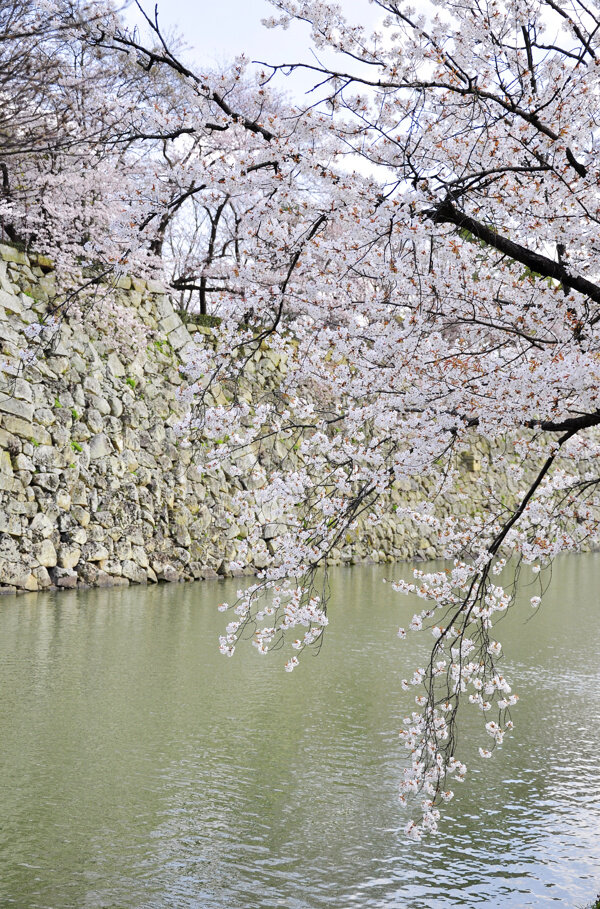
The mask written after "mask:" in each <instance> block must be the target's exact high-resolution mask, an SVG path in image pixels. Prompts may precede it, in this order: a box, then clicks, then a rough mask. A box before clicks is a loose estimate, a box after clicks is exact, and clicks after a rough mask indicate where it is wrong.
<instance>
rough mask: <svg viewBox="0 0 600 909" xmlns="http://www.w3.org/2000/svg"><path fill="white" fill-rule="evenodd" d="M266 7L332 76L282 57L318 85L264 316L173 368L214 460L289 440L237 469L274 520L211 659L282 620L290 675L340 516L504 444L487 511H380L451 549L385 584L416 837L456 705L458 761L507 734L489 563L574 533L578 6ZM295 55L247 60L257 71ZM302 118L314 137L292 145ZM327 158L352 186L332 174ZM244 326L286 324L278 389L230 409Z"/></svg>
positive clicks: (443, 484)
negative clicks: (477, 449)
mask: <svg viewBox="0 0 600 909" xmlns="http://www.w3.org/2000/svg"><path fill="white" fill-rule="evenodd" d="M274 6H276V7H277V8H278V9H279V11H280V14H281V15H280V17H279V19H278V20H274V21H273V22H272V23H271V24H274V25H275V24H279V25H283V26H287V25H289V24H290V22H291V21H292V20H294V19H299V20H303V21H305V22H308V23H310V25H311V28H312V36H313V41H314V43H315V45H316V47H317V49H319V50H321V49H327V48H328V49H330V50H333V51H335V52H336V53H337V55H338V59H339V67H337V68H332V67H331V66H322V65H318V64H314V65H313V64H311V65H310V66H306V65H304V69H310V70H311V71H312V72H313V73H314V75H315V79H316V80H318V83H319V86H320V88H319V91H320V93H321V94H320V96H319V101H318V103H316V104H315V103H314V102H313V101H312V100H311V104H310V106H307V107H306V108H305V109H304V110H299V111H297V112H296V114H295V116H296V131H297V132H296V135H297V137H298V139H299V154H300V156H301V164H302V167H303V168H304V169H305V173H306V175H307V180H308V175H309V174H310V176H311V178H312V180H313V182H312V184H311V188H312V196H311V204H310V206H309V212H310V214H309V217H308V218H305V217H303V218H302V219H301V221H300V223H299V225H298V226H297V227H296V226H295V233H294V242H293V243H292V245H291V246H286V243H285V242H284V237H287V236H288V234H287V230H288V223H287V221H286V223H285V227H283V226H282V223H281V218H280V217H277V215H276V214H275V218H274V220H273V221H272V230H273V232H274V234H275V236H276V237H277V238H278V241H279V249H280V251H282V252H283V250H284V249H285V250H286V252H287V258H286V256H285V255H284V256H283V258H282V260H281V262H280V264H279V267H277V265H276V264H275V261H274V260H273V259H271V267H272V269H273V279H272V286H271V288H270V292H271V295H272V304H271V312H272V317H271V321H270V322H268V323H267V326H266V328H265V331H264V333H262V334H258V336H257V338H256V339H255V338H253V337H252V335H251V334H248V335H247V336H246V337H244V338H243V339H241V340H239V341H238V343H237V344H236V343H235V335H234V334H233V331H232V328H226V329H224V331H223V339H224V342H225V343H226V345H227V346H226V348H224V349H226V350H227V355H224V354H221V355H220V356H219V355H218V356H217V357H216V358H215V357H212V358H211V357H206V356H205V357H204V358H202V357H199V362H198V363H196V364H191V369H192V378H194V376H198V377H200V378H199V381H198V382H197V384H196V389H195V390H196V392H197V394H198V395H199V396H200V398H201V399H202V396H203V388H204V387H205V385H206V380H205V379H203V378H201V377H202V376H206V375H212V378H213V381H214V380H216V379H218V380H219V381H220V382H221V383H222V384H223V386H224V387H229V389H230V395H231V403H230V405H228V406H221V407H219V408H214V407H212V408H210V407H205V408H204V409H203V410H202V411H201V413H200V415H199V420H198V423H197V426H198V428H200V429H201V430H202V432H203V433H205V434H206V435H208V437H212V438H214V439H218V440H219V441H220V442H221V441H222V440H223V437H224V436H225V438H229V440H230V441H229V446H228V449H227V451H224V450H223V449H222V448H221V457H229V458H231V459H232V462H233V464H235V461H236V454H237V453H239V452H246V451H247V450H248V446H250V445H251V444H254V445H255V444H256V440H257V439H261V440H263V442H264V441H265V440H267V439H270V438H273V437H276V438H277V439H278V440H279V441H280V442H283V443H284V444H287V445H288V446H295V447H299V458H298V460H297V462H296V464H295V467H294V469H276V468H274V469H272V470H270V471H269V470H266V471H265V470H264V469H263V470H262V474H261V476H262V477H263V481H264V485H263V490H264V499H265V502H268V504H269V513H270V516H271V520H276V521H277V522H278V526H279V528H280V530H281V531H282V532H281V535H280V537H279V539H278V546H277V551H276V554H275V555H274V558H273V562H272V565H271V566H270V567H269V568H268V569H267V570H266V571H265V573H264V578H263V579H261V580H260V581H259V582H258V583H257V584H255V585H252V586H251V587H250V588H249V589H248V590H247V591H244V592H241V593H240V599H239V601H238V603H237V604H234V606H233V609H234V612H235V618H234V620H233V621H232V622H231V623H230V624H229V625H228V627H227V631H226V634H225V635H224V636H223V638H222V642H221V649H222V651H223V652H224V653H226V654H228V655H231V653H232V652H233V650H234V647H235V645H236V643H237V641H238V640H239V639H240V638H241V637H243V636H245V635H246V633H247V631H248V628H251V629H254V630H255V634H254V643H255V645H256V646H257V648H258V649H259V651H260V652H265V651H267V650H269V649H270V648H272V647H275V646H279V645H280V644H281V643H282V641H284V642H285V641H286V640H288V641H289V640H290V639H291V638H292V637H293V635H294V633H296V634H297V628H298V627H299V626H300V627H301V628H302V627H304V628H306V629H307V630H306V631H304V632H301V636H300V637H296V638H295V639H294V640H293V641H291V646H292V647H293V648H295V650H296V654H295V655H294V656H292V657H291V658H290V660H289V661H288V663H287V665H286V668H287V669H289V670H292V669H293V668H294V666H295V665H296V663H297V662H298V656H299V655H300V654H301V653H302V651H303V650H304V649H305V648H306V647H307V646H309V645H311V644H314V643H315V642H319V641H320V640H321V635H322V631H323V627H324V626H325V624H326V622H327V618H326V611H325V603H324V601H323V598H322V596H319V594H318V593H317V590H316V578H317V577H318V575H317V570H318V569H320V568H323V567H324V566H326V564H327V558H328V553H329V552H330V551H331V548H332V547H333V546H334V545H335V544H336V542H337V541H339V540H340V538H341V536H342V535H343V534H344V533H346V531H347V530H348V529H349V528H352V527H353V526H354V525H355V523H356V520H357V518H358V516H359V515H361V514H365V513H366V514H368V516H369V518H370V519H371V520H373V521H377V520H378V519H379V517H380V515H381V511H382V509H383V508H385V505H386V501H387V499H386V492H387V491H389V489H390V487H391V486H392V485H393V484H394V483H395V482H398V481H401V480H407V479H408V480H409V479H410V478H412V477H415V476H419V477H422V476H429V477H430V481H431V490H432V495H431V498H432V499H433V498H437V499H438V500H439V499H440V498H442V499H443V496H444V494H445V493H448V491H449V490H450V489H451V488H452V487H453V486H456V484H457V483H458V482H459V475H458V474H457V470H456V454H457V453H459V452H460V451H461V450H465V448H467V447H468V446H470V445H472V444H473V443H474V441H475V440H477V439H480V440H482V441H483V442H484V443H485V444H488V445H492V446H493V445H494V444H496V443H501V444H504V443H505V442H506V439H507V438H509V439H510V440H511V445H512V446H513V449H514V453H515V457H514V458H513V459H508V460H507V462H506V472H507V474H508V473H510V474H511V475H512V477H513V479H516V480H517V482H518V483H520V484H521V490H520V493H519V495H518V496H517V499H516V502H515V503H514V505H512V506H509V505H505V504H503V503H502V501H501V497H500V495H499V490H498V489H495V488H494V483H497V479H495V478H497V476H498V473H497V472H496V473H495V474H494V473H491V472H490V475H489V476H486V475H484V476H483V478H482V481H481V483H482V487H483V489H482V492H484V496H483V498H484V499H485V500H486V501H487V502H488V508H487V509H486V510H483V511H482V512H481V513H480V514H478V515H477V516H476V517H474V518H472V519H470V520H468V521H467V520H459V519H458V518H457V517H456V516H455V515H452V514H447V515H446V516H443V515H440V514H439V513H436V510H435V509H434V508H433V507H432V502H431V501H427V502H423V503H422V504H421V505H420V506H418V507H413V508H410V509H408V508H407V509H406V513H407V514H406V516H407V518H410V519H412V520H415V521H416V522H422V523H424V524H427V525H429V526H432V527H434V528H436V529H437V530H438V532H439V536H440V541H441V543H442V544H443V549H444V552H445V554H446V556H447V558H448V559H449V560H451V561H450V565H451V567H449V568H448V569H447V570H445V571H443V572H434V573H426V572H425V573H424V572H422V571H416V572H415V583H414V584H406V583H403V582H399V583H398V584H397V585H396V586H397V589H398V590H400V591H403V592H411V593H415V594H417V595H418V596H420V597H422V598H423V599H424V600H425V606H424V609H423V610H422V611H421V612H420V613H418V614H416V615H415V616H414V618H413V620H412V622H411V623H410V629H409V631H422V630H423V629H425V630H429V631H430V632H431V633H432V635H433V646H432V649H431V655H430V659H429V661H428V663H427V664H426V665H425V666H423V667H418V668H417V669H416V670H415V672H414V674H413V676H412V678H411V679H408V680H407V681H406V683H405V687H406V688H407V689H410V688H411V686H412V685H415V686H416V687H417V689H420V691H418V693H417V695H416V698H415V700H416V705H417V708H418V709H417V710H416V711H415V712H413V714H412V715H411V716H410V717H408V718H407V721H406V729H405V730H404V731H403V732H402V738H403V739H404V741H405V744H406V746H407V748H408V749H409V750H410V753H411V765H410V767H409V768H408V769H407V771H406V778H405V781H404V783H403V787H402V789H403V797H404V796H405V795H406V794H409V793H417V792H418V793H421V796H422V798H423V802H422V817H421V820H420V821H410V822H409V824H408V825H407V833H408V834H409V835H410V836H412V837H414V838H417V839H418V838H420V837H421V835H422V834H423V832H424V831H433V830H435V829H436V828H437V820H438V817H439V811H438V807H437V806H438V804H439V803H440V802H443V801H445V800H449V799H450V798H451V797H452V789H451V788H450V785H449V780H451V779H452V778H454V779H457V780H462V779H464V776H465V773H466V767H465V764H464V763H463V762H462V761H461V760H460V758H459V756H458V755H457V753H456V749H457V715H458V706H459V703H460V702H462V701H466V702H469V703H471V704H473V705H474V707H475V709H476V710H478V711H481V714H482V719H483V727H484V729H485V737H486V742H487V745H486V747H483V746H482V747H481V748H480V755H481V757H482V758H488V757H490V755H491V753H492V751H493V750H494V748H496V747H497V746H498V745H500V744H501V743H502V740H503V738H504V736H505V734H506V732H507V731H508V730H510V729H512V725H513V720H512V718H511V708H512V707H513V706H514V704H515V703H516V700H517V696H516V695H515V694H514V693H513V692H512V691H511V687H510V685H509V683H508V681H507V680H506V679H505V677H504V676H503V674H502V672H501V669H500V667H499V661H500V659H501V657H502V647H501V644H500V642H499V641H497V640H496V639H495V634H494V630H493V629H494V624H495V622H496V620H497V619H498V618H500V617H501V616H502V615H503V613H504V612H505V611H506V610H507V608H509V607H510V605H511V602H512V600H513V594H514V591H513V590H511V589H505V587H504V586H503V585H502V584H501V583H500V581H499V579H498V575H499V574H500V572H501V571H502V569H503V567H504V566H505V564H506V562H507V560H508V559H510V558H513V560H516V564H517V565H518V564H528V565H530V566H531V568H532V571H533V572H534V575H535V574H536V573H537V572H539V571H540V569H541V568H543V567H545V566H547V565H549V564H550V562H551V561H552V559H553V557H554V556H555V555H557V554H558V553H560V552H565V551H568V550H571V549H575V548H577V547H579V546H581V545H582V544H583V543H586V542H589V541H590V540H594V539H597V537H598V504H599V500H598V473H597V457H598V454H599V448H598V436H597V433H596V432H595V431H594V430H595V427H597V426H598V423H599V422H600V407H599V400H598V395H599V394H600V391H599V388H600V382H599V380H600V375H599V350H598V336H597V330H596V324H597V322H598V318H599V308H598V304H599V303H600V285H599V283H598V277H599V276H598V269H597V266H596V264H595V256H596V253H597V243H598V239H597V225H598V211H599V209H598V189H597V185H598V173H597V169H596V165H595V156H596V152H597V148H596V146H597V141H598V140H597V122H598V113H599V111H598V89H599V81H598V69H597V67H598V33H599V31H598V30H599V27H600V10H599V9H598V7H597V5H596V4H592V5H589V4H585V5H584V4H582V3H580V2H578V0H567V2H555V0H538V2H536V3H534V4H533V5H532V4H531V3H528V4H524V3H522V2H520V0H516V2H512V3H509V4H499V3H496V2H486V3H470V4H464V3H454V2H450V3H444V4H443V5H441V4H434V5H433V8H432V11H431V15H429V16H427V17H426V16H424V15H417V14H416V13H415V12H414V11H412V10H411V9H409V8H408V7H407V6H405V5H404V4H403V3H399V2H393V0H389V2H386V0H376V6H378V7H380V8H381V11H382V13H383V14H384V18H383V19H382V22H381V26H380V30H379V32H378V33H374V34H373V35H369V34H367V33H366V32H365V30H364V29H363V28H362V27H361V26H356V25H352V24H350V23H348V22H347V21H346V20H345V18H344V16H343V14H342V12H341V9H340V7H339V6H337V5H335V4H330V3H327V2H320V0H314V2H313V0H306V2H301V0H297V2H296V0H274ZM295 68H297V65H295V64H294V63H293V62H291V63H285V64H280V65H273V66H271V67H269V68H267V67H265V71H264V72H265V82H268V81H270V80H271V79H272V78H273V77H274V76H276V75H277V74H279V73H282V72H283V73H289V72H290V71H293V70H294V69H295ZM315 124H317V126H316V127H315ZM315 128H316V129H318V130H320V131H321V132H322V134H323V135H325V136H327V137H328V142H327V143H326V142H324V143H323V145H322V146H321V147H320V148H318V149H317V150H316V154H313V150H314V145H312V144H311V142H310V139H309V136H310V135H311V131H314V130H315ZM303 131H308V133H306V132H304V133H303ZM306 149H309V150H310V153H307V152H306V151H305V150H306ZM324 154H329V158H328V161H327V165H325V164H323V163H322V162H323V156H324ZM344 156H348V160H349V161H350V162H352V161H353V160H356V159H361V160H362V161H366V162H367V163H368V165H369V168H370V172H371V173H372V174H373V175H374V176H372V177H364V176H362V177H361V176H359V175H358V174H357V173H351V172H350V169H349V166H348V164H347V163H346V165H345V167H344V166H343V165H342V163H341V162H342V161H343V158H344ZM317 162H319V163H318V164H317ZM331 162H333V166H332V165H331ZM351 166H352V164H350V167H351ZM319 167H321V168H322V169H321V174H326V180H327V191H326V193H325V194H324V195H322V196H319V193H318V192H317V190H316V187H317V184H318V177H317V173H318V168H319ZM361 171H362V173H364V172H365V168H364V167H362V168H361ZM324 199H326V202H325V204H323V200H324ZM319 202H321V204H320V205H319ZM317 212H318V213H319V214H318V217H317V218H315V215H316V214H317ZM317 225H318V226H317ZM291 249H294V250H295V252H294V254H293V255H292V256H291V257H290V256H289V252H290V251H291ZM286 262H288V263H289V265H290V266H291V268H288V269H286V267H285V264H286ZM263 304H265V305H267V306H268V301H267V300H266V299H264V300H263ZM266 311H268V309H267V310H266ZM235 312H236V307H235V305H233V307H232V313H235ZM227 332H229V334H227ZM267 335H268V338H269V343H270V344H271V345H272V346H273V347H274V348H275V349H278V350H280V351H281V352H282V354H283V353H284V352H285V350H286V349H287V350H288V352H289V337H290V336H291V337H292V338H293V352H291V353H289V355H288V359H287V373H286V376H285V380H284V383H283V388H282V391H283V393H282V394H280V395H272V396H271V398H270V399H266V398H265V397H264V396H263V397H261V399H260V400H259V401H258V400H257V401H254V402H250V403H249V402H247V401H242V400H239V399H238V398H237V397H236V393H235V388H236V386H235V376H236V373H237V372H238V371H239V370H243V368H244V365H245V364H246V363H247V358H248V356H249V352H252V350H253V345H254V344H255V343H256V340H257V339H260V340H263V339H264V337H265V336H267ZM232 350H233V351H234V356H233V357H232V356H231V353H230V352H231V351H232ZM211 369H212V370H213V371H212V373H211ZM259 467H260V465H259ZM259 473H260V470H259ZM488 486H489V488H487V487H488ZM254 495H256V492H255V493H254ZM243 498H244V497H243V496H242V497H241V502H240V503H239V504H238V507H242V505H243ZM266 593H268V595H269V597H270V599H269V597H267V598H266V599H265V594H266ZM539 602H540V597H539V596H537V595H536V596H534V597H532V598H531V605H532V606H533V607H534V608H537V606H538V605H539ZM406 633H407V632H406V631H405V630H404V629H400V632H399V634H400V637H405V636H406Z"/></svg>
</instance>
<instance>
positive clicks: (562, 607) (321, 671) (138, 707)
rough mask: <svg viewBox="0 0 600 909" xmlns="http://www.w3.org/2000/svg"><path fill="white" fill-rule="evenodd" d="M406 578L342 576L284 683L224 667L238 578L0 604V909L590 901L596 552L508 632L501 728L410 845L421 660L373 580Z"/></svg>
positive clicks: (400, 602) (598, 735)
mask: <svg viewBox="0 0 600 909" xmlns="http://www.w3.org/2000/svg"><path fill="white" fill-rule="evenodd" d="M400 574H403V575H404V576H405V577H408V576H409V568H408V567H406V566H400V567H396V568H395V569H391V568H385V569H383V568H379V567H372V568H371V567H361V568H353V569H346V570H339V571H336V572H335V573H334V574H333V575H332V586H333V602H332V605H331V610H330V619H331V625H330V628H329V629H328V634H327V637H326V640H325V644H324V646H323V648H322V650H321V653H320V654H319V656H317V657H312V656H310V655H309V656H308V657H305V658H304V660H303V662H302V663H301V665H300V667H299V668H298V669H296V670H295V671H294V672H293V673H291V674H289V673H286V672H284V671H283V668H282V667H283V661H284V657H283V655H282V654H277V653H275V654H272V655H269V656H268V657H261V656H260V655H258V654H257V653H256V651H255V650H254V648H251V647H250V646H248V647H245V648H240V649H239V650H238V652H237V653H236V655H235V657H234V658H233V659H231V660H229V659H226V658H224V657H222V656H220V655H219V653H218V649H217V636H218V634H219V632H220V631H221V630H222V628H223V626H224V624H225V623H226V621H227V619H226V618H225V617H224V616H223V615H222V614H221V613H219V612H218V611H217V610H216V608H215V607H216V603H217V602H219V601H220V600H222V599H224V598H226V597H228V596H229V597H231V596H232V595H233V593H234V591H235V589H236V588H237V586H239V585H238V583H236V582H232V583H218V582H206V583H204V584H191V585H173V586H168V585H164V586H161V587H158V588H148V589H143V588H129V589H124V590H116V591H85V592H80V593H79V592H70V593H63V594H61V595H59V596H55V595H52V594H48V595H28V596H24V597H21V598H3V599H2V600H0V906H2V907H14V906H16V907H27V909H29V907H36V909H37V907H44V909H48V907H53V909H70V907H85V909H92V907H93V909H96V907H103V909H108V907H113V909H133V907H135V909H141V907H144V909H146V907H148V909H150V907H152V909H155V907H156V909H166V907H173V909H191V907H198V909H245V907H257V909H258V907H261V909H262V907H275V906H282V907H287V909H319V907H336V909H351V907H370V909H371V907H415V909H416V907H423V909H426V907H427V909H429V907H432V906H433V907H437V906H440V907H449V906H460V905H464V906H475V905H480V904H481V905H486V906H492V907H496V906H503V907H504V906H511V907H528V906H536V907H537V906H546V905H550V904H551V903H554V904H555V905H558V906H569V907H577V906H582V905H585V904H586V903H587V902H590V901H591V899H592V897H593V896H594V895H595V894H596V892H597V891H598V890H600V773H599V769H600V768H599V765H600V685H599V682H600V648H599V647H598V641H599V639H600V635H599V632H600V609H599V606H600V595H599V592H598V591H599V588H600V584H599V579H600V557H599V556H597V555H586V556H574V557H569V558H564V559H562V560H560V561H559V562H558V563H557V565H556V567H555V571H554V579H553V584H552V587H551V590H550V592H549V594H548V595H547V598H546V600H545V602H544V605H543V608H542V609H541V610H540V612H539V613H538V614H536V615H535V616H532V614H531V610H530V609H529V608H528V607H527V606H525V605H523V606H522V607H515V608H514V609H513V611H512V614H510V615H509V616H508V617H507V618H506V620H504V621H503V622H502V627H501V628H499V629H498V637H500V639H501V640H502V641H503V642H504V643H505V649H506V651H507V653H508V654H509V659H510V661H509V663H507V664H506V665H505V672H506V674H507V675H509V676H510V678H511V680H512V682H513V684H514V688H515V690H517V691H518V692H519V694H520V696H521V700H520V702H519V705H518V707H517V709H516V711H515V714H514V719H515V721H516V725H517V728H516V732H515V734H514V735H513V737H512V738H510V739H508V740H506V741H505V744H504V746H503V748H502V749H501V750H500V751H497V752H496V754H495V756H494V758H493V759H492V760H489V761H485V762H484V761H481V760H479V759H474V760H473V761H472V762H471V767H472V770H471V771H470V774H469V776H470V782H469V783H468V785H465V786H464V787H462V788H460V787H459V791H458V794H457V797H456V798H455V800H454V801H453V802H452V803H451V805H450V806H449V809H450V810H448V811H446V812H445V815H444V817H443V820H442V824H441V831H442V832H441V835H440V836H438V837H437V838H435V839H433V840H430V841H429V842H427V843H425V844H420V845H418V844H413V843H409V842H407V841H406V839H405V838H404V837H403V835H402V832H401V831H402V828H403V826H404V824H405V823H406V820H407V817H406V815H405V812H404V810H403V809H402V808H401V806H400V805H399V803H398V801H397V784H398V781H399V779H400V777H401V770H402V766H403V762H404V753H403V750H402V749H401V748H400V746H399V742H398V740H397V734H396V732H397V729H398V728H399V725H400V719H401V717H402V716H404V714H405V713H406V711H407V709H409V708H410V701H409V700H408V697H409V696H408V695H407V694H404V693H403V692H402V691H401V688H400V680H401V679H402V678H403V677H404V676H405V675H407V674H408V673H409V671H412V668H414V665H416V663H415V661H416V660H418V652H417V651H416V650H414V648H415V647H418V644H417V640H416V638H415V641H414V643H412V642H410V641H409V642H400V641H399V640H398V639H397V637H396V635H395V632H396V630H397V627H398V625H399V624H402V623H406V620H407V618H408V620H410V617H411V616H412V614H413V612H414V603H411V602H410V601H408V600H407V599H406V598H404V597H402V596H400V595H399V594H395V593H393V591H392V590H391V588H390V587H389V586H386V585H383V584H382V583H381V579H382V578H383V577H384V576H387V577H394V576H396V575H400ZM421 607H422V603H421V601H419V608H421ZM527 620H529V621H527ZM416 637H418V636H416ZM411 648H413V650H412V651H411ZM473 719H474V720H476V721H477V722H479V721H478V719H477V717H476V716H475V713H473ZM474 728H475V726H474V727H473V729H474ZM472 732H473V730H472V729H471V728H470V727H468V726H466V727H464V728H463V735H462V740H461V745H462V749H461V753H462V755H463V756H465V757H466V758H470V757H471V755H472V754H473V753H474V752H476V746H477V745H478V744H479V743H480V740H479V739H478V740H477V741H475V740H474V739H473V735H472ZM482 771H485V774H484V773H483V772H482Z"/></svg>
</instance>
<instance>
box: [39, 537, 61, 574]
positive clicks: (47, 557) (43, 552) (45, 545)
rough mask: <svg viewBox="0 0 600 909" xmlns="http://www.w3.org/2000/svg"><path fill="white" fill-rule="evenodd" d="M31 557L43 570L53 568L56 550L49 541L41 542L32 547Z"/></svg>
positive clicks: (55, 560)
mask: <svg viewBox="0 0 600 909" xmlns="http://www.w3.org/2000/svg"><path fill="white" fill-rule="evenodd" d="M33 557H34V558H35V559H36V561H37V562H38V563H39V564H40V565H43V566H44V567H45V568H54V566H55V565H56V562H57V557H56V549H55V548H54V546H53V544H52V542H51V541H50V540H42V542H41V543H36V544H35V546H34V547H33Z"/></svg>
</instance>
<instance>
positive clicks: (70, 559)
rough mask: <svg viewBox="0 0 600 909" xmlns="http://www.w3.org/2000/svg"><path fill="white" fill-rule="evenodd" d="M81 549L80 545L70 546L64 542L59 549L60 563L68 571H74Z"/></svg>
mask: <svg viewBox="0 0 600 909" xmlns="http://www.w3.org/2000/svg"><path fill="white" fill-rule="evenodd" d="M80 557H81V549H80V548H79V547H78V546H70V545H68V544H67V543H64V544H63V545H62V546H60V547H59V550H58V564H59V565H60V566H61V568H65V569H66V570H67V571H72V569H73V568H75V566H76V565H77V563H78V562H79V559H80Z"/></svg>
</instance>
